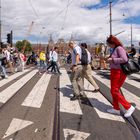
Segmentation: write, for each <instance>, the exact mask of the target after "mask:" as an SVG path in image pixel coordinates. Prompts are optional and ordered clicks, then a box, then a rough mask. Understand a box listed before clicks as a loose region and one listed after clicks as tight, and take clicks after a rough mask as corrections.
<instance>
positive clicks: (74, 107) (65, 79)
mask: <svg viewBox="0 0 140 140" xmlns="http://www.w3.org/2000/svg"><path fill="white" fill-rule="evenodd" d="M61 72H62V75H63V76H60V112H66V113H72V114H79V115H81V114H82V110H81V108H80V105H79V102H78V100H75V101H70V97H72V96H73V94H72V90H71V88H70V87H69V86H71V82H70V79H69V76H68V74H67V72H66V70H61Z"/></svg>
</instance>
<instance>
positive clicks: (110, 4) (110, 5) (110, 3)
mask: <svg viewBox="0 0 140 140" xmlns="http://www.w3.org/2000/svg"><path fill="white" fill-rule="evenodd" d="M109 7H110V8H109V9H110V21H109V22H110V35H112V9H111V8H112V1H110V2H109Z"/></svg>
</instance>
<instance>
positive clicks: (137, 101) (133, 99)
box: [93, 72, 140, 110]
mask: <svg viewBox="0 0 140 140" xmlns="http://www.w3.org/2000/svg"><path fill="white" fill-rule="evenodd" d="M93 76H94V77H95V78H96V79H98V80H99V81H100V82H101V83H103V84H104V85H106V86H107V87H108V88H110V81H109V80H108V79H104V78H101V77H100V76H99V75H97V73H96V72H93ZM121 89H122V91H123V94H124V96H125V98H126V99H127V100H128V101H129V102H133V103H135V104H136V108H137V109H138V110H140V98H139V97H137V96H136V95H134V94H133V93H131V92H129V91H128V90H126V89H125V88H121Z"/></svg>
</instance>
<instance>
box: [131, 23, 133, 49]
mask: <svg viewBox="0 0 140 140" xmlns="http://www.w3.org/2000/svg"><path fill="white" fill-rule="evenodd" d="M132 29H133V28H132V23H131V48H132V46H133V30H132Z"/></svg>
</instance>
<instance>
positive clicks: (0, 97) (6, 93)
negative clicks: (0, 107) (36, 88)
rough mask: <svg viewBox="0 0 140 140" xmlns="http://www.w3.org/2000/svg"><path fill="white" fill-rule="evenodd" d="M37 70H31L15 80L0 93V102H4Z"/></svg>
mask: <svg viewBox="0 0 140 140" xmlns="http://www.w3.org/2000/svg"><path fill="white" fill-rule="evenodd" d="M37 71H38V70H33V71H31V72H30V73H28V74H27V75H25V76H24V77H22V78H21V79H19V80H18V81H17V82H15V83H14V84H12V85H11V86H9V87H7V88H6V89H5V90H3V91H2V92H1V93H0V102H1V103H6V102H7V101H8V100H9V99H10V98H11V97H12V96H13V95H14V94H15V93H16V92H17V91H18V90H19V89H20V88H21V87H22V86H24V85H25V84H26V83H27V82H28V81H29V80H30V79H31V78H32V77H33V76H34V75H35V74H36V73H37Z"/></svg>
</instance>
